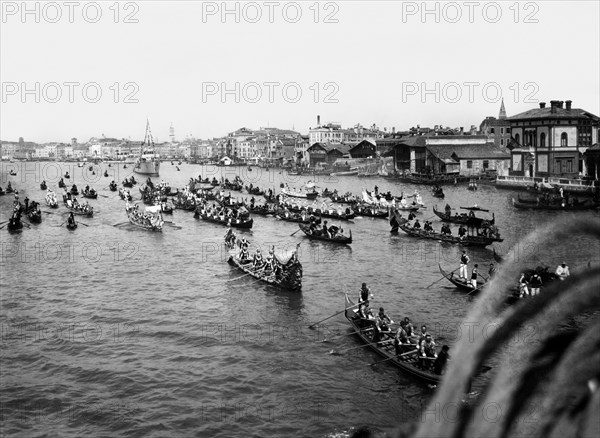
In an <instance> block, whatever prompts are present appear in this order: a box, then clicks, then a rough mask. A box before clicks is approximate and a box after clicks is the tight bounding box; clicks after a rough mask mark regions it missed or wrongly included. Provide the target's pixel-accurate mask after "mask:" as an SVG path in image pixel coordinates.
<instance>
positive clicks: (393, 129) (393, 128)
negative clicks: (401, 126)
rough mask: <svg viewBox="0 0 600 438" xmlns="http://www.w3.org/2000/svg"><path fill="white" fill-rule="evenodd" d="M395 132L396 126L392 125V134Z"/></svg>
mask: <svg viewBox="0 0 600 438" xmlns="http://www.w3.org/2000/svg"><path fill="white" fill-rule="evenodd" d="M395 133H396V127H395V126H392V134H395Z"/></svg>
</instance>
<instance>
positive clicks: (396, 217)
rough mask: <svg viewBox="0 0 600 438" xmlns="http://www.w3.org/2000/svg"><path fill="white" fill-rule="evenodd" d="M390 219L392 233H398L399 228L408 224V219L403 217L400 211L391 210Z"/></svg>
mask: <svg viewBox="0 0 600 438" xmlns="http://www.w3.org/2000/svg"><path fill="white" fill-rule="evenodd" d="M388 218H389V220H390V226H391V227H392V229H391V230H390V233H397V232H398V227H400V225H403V224H405V223H407V222H408V219H407V218H405V217H402V215H401V214H400V213H399V212H398V211H396V210H395V209H392V208H390V211H389V215H388Z"/></svg>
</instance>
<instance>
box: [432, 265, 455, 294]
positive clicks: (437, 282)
mask: <svg viewBox="0 0 600 438" xmlns="http://www.w3.org/2000/svg"><path fill="white" fill-rule="evenodd" d="M459 269H460V266H459V267H458V268H456V269H455V270H454V271H452V272H450V274H452V273H454V272H456V271H458V270H459ZM444 278H446V277H445V276H444V277H442V278H440V279H439V280H437V281H434V282H433V283H431V284H430V285H429V286H427V287H426V288H425V289H429V288H430V287H431V286H433V285H434V284H436V283H439V282H440V281H442V280H443V279H444Z"/></svg>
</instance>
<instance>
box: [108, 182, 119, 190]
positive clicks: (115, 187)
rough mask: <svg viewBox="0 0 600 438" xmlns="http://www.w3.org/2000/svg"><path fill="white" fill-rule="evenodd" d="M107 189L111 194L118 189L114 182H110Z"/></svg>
mask: <svg viewBox="0 0 600 438" xmlns="http://www.w3.org/2000/svg"><path fill="white" fill-rule="evenodd" d="M108 188H109V190H110V191H111V192H116V191H117V189H118V186H117V183H116V182H114V181H113V182H111V183H110V184H109V185H108Z"/></svg>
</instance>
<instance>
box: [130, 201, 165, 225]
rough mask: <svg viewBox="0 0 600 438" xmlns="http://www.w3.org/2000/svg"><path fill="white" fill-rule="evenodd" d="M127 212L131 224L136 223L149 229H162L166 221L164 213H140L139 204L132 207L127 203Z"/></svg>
mask: <svg viewBox="0 0 600 438" xmlns="http://www.w3.org/2000/svg"><path fill="white" fill-rule="evenodd" d="M125 210H126V211H127V216H128V217H129V220H130V221H131V222H134V223H136V224H138V225H143V226H145V227H148V228H159V229H160V228H162V226H163V225H164V223H165V221H164V220H163V216H162V213H161V212H160V211H158V212H156V213H150V212H147V211H144V212H140V211H139V206H138V205H137V204H135V205H131V204H129V203H127V205H126V206H125Z"/></svg>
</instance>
